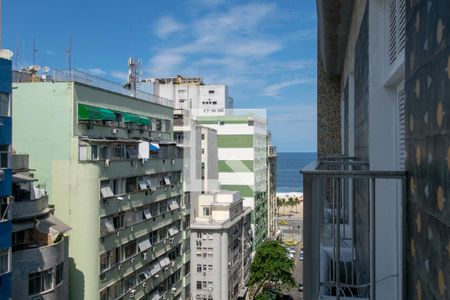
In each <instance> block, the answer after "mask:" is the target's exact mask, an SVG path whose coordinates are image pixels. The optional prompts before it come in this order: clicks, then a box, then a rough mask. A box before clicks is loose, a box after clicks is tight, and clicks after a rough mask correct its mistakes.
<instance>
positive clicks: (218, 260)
mask: <svg viewBox="0 0 450 300" xmlns="http://www.w3.org/2000/svg"><path fill="white" fill-rule="evenodd" d="M242 203H243V201H242V199H241V197H240V195H239V192H225V191H223V192H216V193H205V194H201V195H199V198H198V201H196V206H195V207H194V211H195V212H194V216H193V221H192V224H191V253H192V257H191V294H192V297H193V299H230V300H234V299H238V297H241V299H244V297H245V293H246V287H245V283H246V280H247V278H248V274H249V268H250V261H251V251H252V247H251V244H252V232H251V230H252V229H251V226H250V223H251V210H250V208H249V207H243V205H242Z"/></svg>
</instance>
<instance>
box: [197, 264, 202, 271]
mask: <svg viewBox="0 0 450 300" xmlns="http://www.w3.org/2000/svg"><path fill="white" fill-rule="evenodd" d="M201 272H202V265H201V264H197V273H201Z"/></svg>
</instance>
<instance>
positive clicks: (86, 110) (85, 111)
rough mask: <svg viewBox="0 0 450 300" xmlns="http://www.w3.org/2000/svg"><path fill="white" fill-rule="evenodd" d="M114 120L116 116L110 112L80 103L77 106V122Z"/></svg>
mask: <svg viewBox="0 0 450 300" xmlns="http://www.w3.org/2000/svg"><path fill="white" fill-rule="evenodd" d="M115 119H116V115H115V114H114V112H113V111H112V110H109V109H106V108H101V107H95V106H90V105H86V104H81V103H79V104H78V120H87V121H114V120H115Z"/></svg>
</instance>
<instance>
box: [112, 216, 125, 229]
mask: <svg viewBox="0 0 450 300" xmlns="http://www.w3.org/2000/svg"><path fill="white" fill-rule="evenodd" d="M124 216H125V213H124V212H121V213H119V214H117V215H115V216H114V217H113V224H114V228H115V229H116V230H118V229H121V228H124V227H125V222H124Z"/></svg>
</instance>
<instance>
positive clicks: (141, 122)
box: [137, 116, 151, 125]
mask: <svg viewBox="0 0 450 300" xmlns="http://www.w3.org/2000/svg"><path fill="white" fill-rule="evenodd" d="M138 118H139V120H138V122H137V124H138V125H150V124H151V121H150V118H147V117H144V116H138Z"/></svg>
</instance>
